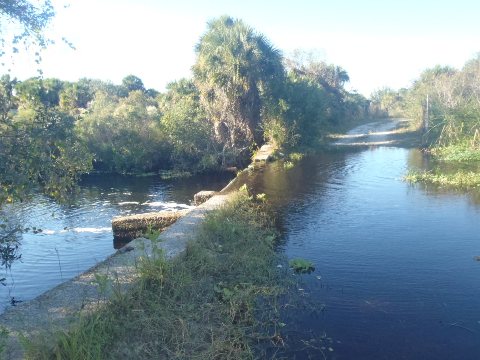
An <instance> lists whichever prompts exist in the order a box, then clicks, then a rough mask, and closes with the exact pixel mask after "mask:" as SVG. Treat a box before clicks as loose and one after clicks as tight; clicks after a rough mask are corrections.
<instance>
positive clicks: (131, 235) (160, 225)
mask: <svg viewBox="0 0 480 360" xmlns="http://www.w3.org/2000/svg"><path fill="white" fill-rule="evenodd" d="M188 211H189V210H178V211H158V212H151V213H145V214H137V215H130V216H121V217H117V218H114V219H113V220H112V230H113V237H114V239H115V240H122V241H129V240H133V239H136V238H138V237H140V236H142V235H144V234H145V233H146V232H148V231H151V230H154V231H158V230H163V229H165V228H166V227H167V226H169V225H171V224H173V223H174V222H175V221H177V219H178V218H179V217H181V216H183V215H185V214H186V213H187V212H188Z"/></svg>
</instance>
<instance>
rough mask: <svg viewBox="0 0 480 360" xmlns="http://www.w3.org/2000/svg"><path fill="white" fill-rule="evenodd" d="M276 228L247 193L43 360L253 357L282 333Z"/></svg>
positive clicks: (142, 268)
mask: <svg viewBox="0 0 480 360" xmlns="http://www.w3.org/2000/svg"><path fill="white" fill-rule="evenodd" d="M275 238H276V232H275V230H274V227H273V221H272V217H271V215H270V214H269V211H268V210H267V207H266V205H265V201H264V199H263V198H260V199H256V198H253V197H251V196H249V195H248V194H247V193H246V192H245V191H243V192H240V193H239V194H238V195H237V196H236V198H235V199H234V200H233V201H232V202H231V203H229V205H227V206H225V207H223V208H221V209H219V210H217V211H214V212H212V213H210V214H209V215H208V216H207V217H206V219H205V221H204V223H203V225H202V227H201V228H200V229H199V232H198V234H197V236H196V239H195V241H192V242H190V243H189V245H188V246H187V249H186V251H185V253H184V254H183V255H182V256H179V257H177V258H175V259H173V260H168V261H167V260H165V258H164V256H163V254H162V253H161V251H156V252H154V254H155V256H152V257H149V258H145V259H143V260H142V261H141V262H140V264H139V272H140V274H141V275H140V281H139V283H138V286H136V287H135V289H134V290H133V291H131V292H129V293H127V294H123V296H119V297H117V298H115V299H114V300H112V301H111V302H110V303H109V304H108V306H105V307H103V308H101V309H100V310H99V311H97V312H95V313H94V314H92V315H90V316H84V317H82V318H81V319H80V321H79V322H78V324H77V325H76V326H75V327H73V328H72V330H71V331H70V332H68V333H61V334H59V335H57V341H56V342H55V346H54V347H53V348H52V347H50V348H46V347H43V348H42V346H38V344H37V346H36V347H35V346H30V348H29V349H28V350H29V351H28V356H27V357H30V358H37V359H38V358H44V359H51V358H57V359H67V358H68V359H252V358H255V357H258V356H260V358H263V357H262V355H258V354H260V351H261V349H262V343H268V344H269V345H271V342H272V339H276V338H278V336H279V335H278V333H277V332H276V330H275V329H276V326H275V324H277V323H279V321H278V316H279V315H278V314H279V312H278V309H277V308H276V306H277V305H276V304H277V299H278V297H279V296H280V295H281V294H282V293H283V291H284V287H283V286H282V283H281V280H280V279H281V278H283V277H284V276H283V275H284V274H281V273H280V272H281V270H280V268H279V267H277V265H278V264H279V262H281V261H283V260H282V259H279V256H278V255H277V254H276V252H275V249H274V242H275Z"/></svg>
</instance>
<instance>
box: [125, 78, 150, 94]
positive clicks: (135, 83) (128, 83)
mask: <svg viewBox="0 0 480 360" xmlns="http://www.w3.org/2000/svg"><path fill="white" fill-rule="evenodd" d="M122 85H123V86H124V87H125V88H126V89H127V91H128V92H130V91H137V90H140V91H145V86H143V81H142V79H140V78H139V77H138V76H135V75H128V76H125V77H124V78H123V80H122Z"/></svg>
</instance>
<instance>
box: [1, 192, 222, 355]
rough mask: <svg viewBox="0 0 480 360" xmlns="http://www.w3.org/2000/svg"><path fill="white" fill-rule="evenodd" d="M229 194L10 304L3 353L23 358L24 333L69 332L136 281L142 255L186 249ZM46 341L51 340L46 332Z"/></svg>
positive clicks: (3, 317)
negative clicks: (81, 318) (154, 238)
mask: <svg viewBox="0 0 480 360" xmlns="http://www.w3.org/2000/svg"><path fill="white" fill-rule="evenodd" d="M229 198H230V195H229V194H225V195H215V196H213V197H212V198H210V199H209V200H208V201H206V202H205V203H204V204H202V205H200V206H198V207H196V208H194V209H193V210H190V211H189V212H188V213H187V214H185V215H184V216H183V217H181V218H179V219H178V220H177V221H176V222H175V223H174V224H172V225H171V226H169V227H168V228H166V229H165V231H164V232H163V233H162V234H161V235H160V238H159V241H154V242H153V243H152V241H151V240H148V239H145V238H139V239H135V240H133V241H132V242H130V243H129V244H128V245H126V246H125V247H123V248H122V249H120V250H119V251H117V252H116V253H115V254H114V255H112V256H110V257H109V258H107V259H106V260H105V261H103V262H101V263H99V264H98V265H96V266H95V267H93V268H91V269H90V270H88V271H86V272H85V273H83V274H80V275H78V276H77V277H75V278H73V279H72V280H69V281H67V282H65V283H63V284H61V285H59V286H57V287H55V288H53V289H51V290H49V291H47V292H46V293H44V294H42V295H40V296H39V297H37V298H35V299H33V300H31V301H27V302H24V303H21V304H19V305H17V306H16V307H12V308H9V309H7V310H6V311H5V313H3V314H1V315H0V326H2V327H3V328H5V329H6V330H7V331H8V332H9V338H8V341H7V346H6V350H5V351H4V353H3V354H0V357H1V358H2V359H3V358H5V359H9V360H10V359H23V358H24V353H23V348H22V346H21V345H20V341H19V339H20V338H21V337H22V336H23V337H25V338H27V339H28V338H31V337H33V336H35V335H37V334H40V333H42V334H43V333H45V331H47V332H48V333H52V334H53V333H55V332H57V331H67V330H68V329H69V328H70V326H72V325H73V324H74V323H75V321H76V320H78V318H79V316H81V315H82V314H88V313H91V312H92V311H95V310H96V309H98V307H99V306H105V304H106V303H107V300H108V299H109V298H111V297H112V296H113V294H114V293H118V291H126V290H128V289H129V288H131V286H132V285H134V284H135V282H136V280H138V276H139V275H138V271H137V266H138V263H139V261H140V259H141V258H142V257H150V256H152V254H153V248H154V247H156V248H161V249H163V251H164V254H165V256H166V258H167V259H171V258H173V257H175V256H177V255H179V254H180V253H182V252H183V251H184V250H185V248H186V244H187V242H188V241H189V240H190V239H193V238H194V236H195V232H196V231H197V229H198V226H199V225H200V223H201V222H202V221H203V219H204V217H205V215H206V214H207V213H208V212H209V211H211V210H213V209H216V208H218V207H219V206H221V205H222V204H224V203H225V202H226V201H228V199H229ZM92 251H94V249H92ZM102 284H103V285H105V284H108V285H109V286H106V287H105V286H102ZM102 288H103V290H102ZM105 288H106V290H105ZM52 339H53V338H52ZM52 339H50V341H53V340H52ZM45 341H48V337H47V338H46V339H45Z"/></svg>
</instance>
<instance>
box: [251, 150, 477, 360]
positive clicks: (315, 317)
mask: <svg viewBox="0 0 480 360" xmlns="http://www.w3.org/2000/svg"><path fill="white" fill-rule="evenodd" d="M427 165H428V162H427V161H426V160H425V159H424V158H423V157H422V154H421V153H420V152H419V151H418V150H407V149H401V148H389V147H374V148H370V149H366V150H362V151H346V152H337V153H330V154H323V155H321V156H315V157H310V158H305V159H303V160H302V161H301V162H300V163H299V164H298V165H297V166H296V167H295V168H293V169H288V170H286V169H284V167H283V165H282V163H276V164H272V165H271V166H269V167H267V168H265V169H264V170H263V174H262V176H258V177H255V178H251V179H250V183H251V186H253V187H254V188H255V189H256V191H257V192H264V193H266V194H267V195H268V198H269V199H271V200H272V201H273V202H274V204H275V206H276V208H277V209H278V211H279V212H280V213H281V219H282V225H281V226H282V232H283V235H284V245H283V249H284V251H285V253H286V255H287V257H288V258H289V259H291V258H297V257H300V258H304V259H308V260H311V261H312V262H313V263H314V264H315V267H316V270H315V272H313V273H312V274H310V275H302V276H301V277H302V278H301V282H300V285H299V290H298V291H299V293H300V295H301V296H302V298H304V299H305V301H306V303H311V306H306V307H305V309H303V310H302V309H298V310H294V311H293V315H292V312H291V311H290V318H289V317H288V316H287V318H286V320H285V322H286V323H287V326H286V327H285V330H284V332H283V333H284V336H285V338H286V340H287V343H288V340H290V342H291V343H293V344H294V343H295V341H297V342H296V345H295V346H294V348H293V349H290V350H291V353H289V352H288V351H289V350H287V355H289V358H295V359H323V358H327V359H479V358H480V262H479V261H475V260H474V256H477V255H480V201H479V200H480V198H479V196H478V195H479V194H478V193H471V194H469V195H467V194H462V193H455V192H445V191H441V190H439V189H429V188H425V187H421V186H412V185H409V184H407V183H405V182H403V181H402V176H403V175H404V174H405V173H406V171H407V169H409V168H424V167H425V166H427ZM300 340H303V341H300Z"/></svg>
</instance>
